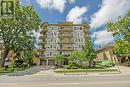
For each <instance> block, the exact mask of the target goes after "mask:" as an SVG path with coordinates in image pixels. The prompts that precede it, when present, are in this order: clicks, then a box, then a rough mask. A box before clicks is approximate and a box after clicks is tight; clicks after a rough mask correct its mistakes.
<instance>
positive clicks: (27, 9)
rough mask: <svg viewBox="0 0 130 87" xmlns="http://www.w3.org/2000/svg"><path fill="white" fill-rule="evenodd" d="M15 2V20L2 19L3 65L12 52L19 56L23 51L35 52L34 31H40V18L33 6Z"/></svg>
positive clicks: (0, 28) (0, 30) (17, 0)
mask: <svg viewBox="0 0 130 87" xmlns="http://www.w3.org/2000/svg"><path fill="white" fill-rule="evenodd" d="M14 1H15V18H14V19H13V20H12V19H9V18H8V19H0V37H1V39H2V41H3V49H4V52H3V56H2V64H1V66H4V63H5V59H6V57H7V55H8V53H9V51H10V50H13V51H14V52H15V53H16V54H17V56H20V52H21V51H26V50H29V51H30V50H33V49H34V41H35V38H34V36H33V31H36V30H37V29H39V27H38V26H39V24H40V18H39V17H38V15H37V14H36V12H35V11H34V9H33V8H32V6H21V5H20V3H19V0H14Z"/></svg>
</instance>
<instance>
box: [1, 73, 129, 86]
mask: <svg viewBox="0 0 130 87" xmlns="http://www.w3.org/2000/svg"><path fill="white" fill-rule="evenodd" d="M52 86H53V87H130V76H129V75H123V76H114V75H112V76H64V77H63V76H62V77H54V76H42V75H39V76H16V77H9V76H0V87H52Z"/></svg>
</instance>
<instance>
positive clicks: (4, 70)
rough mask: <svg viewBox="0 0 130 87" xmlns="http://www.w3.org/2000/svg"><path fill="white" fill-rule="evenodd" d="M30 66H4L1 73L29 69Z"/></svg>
mask: <svg viewBox="0 0 130 87" xmlns="http://www.w3.org/2000/svg"><path fill="white" fill-rule="evenodd" d="M28 68H29V67H15V68H14V69H12V68H10V67H9V68H7V69H5V68H3V67H0V74H1V75H3V74H7V73H12V72H15V71H23V70H25V69H28Z"/></svg>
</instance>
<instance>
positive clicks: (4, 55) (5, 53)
mask: <svg viewBox="0 0 130 87" xmlns="http://www.w3.org/2000/svg"><path fill="white" fill-rule="evenodd" d="M8 53H9V49H8V48H4V52H3V55H2V63H1V67H4V65H5V59H6V57H7V55H8Z"/></svg>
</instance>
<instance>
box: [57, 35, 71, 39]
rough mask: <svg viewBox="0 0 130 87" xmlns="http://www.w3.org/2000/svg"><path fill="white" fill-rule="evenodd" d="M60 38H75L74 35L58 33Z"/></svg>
mask: <svg viewBox="0 0 130 87" xmlns="http://www.w3.org/2000/svg"><path fill="white" fill-rule="evenodd" d="M58 37H59V38H73V35H61V34H60V35H58Z"/></svg>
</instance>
